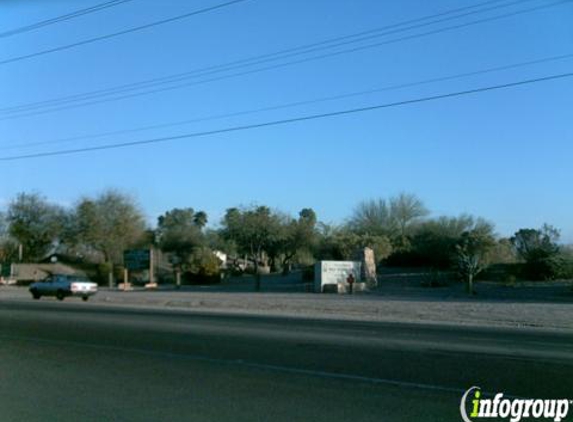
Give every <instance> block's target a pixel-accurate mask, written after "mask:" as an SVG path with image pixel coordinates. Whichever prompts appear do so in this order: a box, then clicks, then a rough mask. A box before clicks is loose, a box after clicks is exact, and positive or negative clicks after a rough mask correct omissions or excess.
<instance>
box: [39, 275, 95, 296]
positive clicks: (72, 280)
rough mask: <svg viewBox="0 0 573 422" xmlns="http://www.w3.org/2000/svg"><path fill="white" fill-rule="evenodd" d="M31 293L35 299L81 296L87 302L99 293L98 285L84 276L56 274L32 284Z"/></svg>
mask: <svg viewBox="0 0 573 422" xmlns="http://www.w3.org/2000/svg"><path fill="white" fill-rule="evenodd" d="M30 293H31V294H32V297H33V298H34V299H40V298H41V297H42V296H55V297H56V298H58V300H64V298H66V297H67V296H79V297H81V298H82V300H83V301H87V300H88V299H89V297H90V296H92V295H94V294H96V293H97V284H96V283H93V282H91V281H90V280H89V279H88V278H86V277H82V276H77V275H65V274H54V275H51V276H48V277H47V278H45V279H44V280H42V281H39V282H36V283H33V284H31V285H30Z"/></svg>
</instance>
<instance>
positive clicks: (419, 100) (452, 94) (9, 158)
mask: <svg viewBox="0 0 573 422" xmlns="http://www.w3.org/2000/svg"><path fill="white" fill-rule="evenodd" d="M572 76H573V72H569V73H561V74H557V75H550V76H545V77H541V78H535V79H526V80H521V81H517V82H510V83H505V84H501V85H491V86H486V87H482V88H474V89H469V90H465V91H457V92H450V93H446V94H440V95H432V96H429V97H422V98H415V99H411V100H404V101H397V102H393V103H386V104H378V105H373V106H368V107H359V108H351V109H346V110H339V111H333V112H329V113H320V114H311V115H307V116H301V117H293V118H289V119H282V120H273V121H269V122H263V123H256V124H250V125H243V126H232V127H227V128H223V129H215V130H209V131H203V132H192V133H186V134H182V135H175V136H165V137H161V138H152V139H144V140H139V141H131V142H121V143H115V144H107V145H100V146H94V147H86V148H76V149H68V150H59V151H50V152H42V153H35V154H26V155H13V156H7V157H0V161H16V160H24V159H30V158H39V157H52V156H57V155H70V154H78V153H82V152H91V151H101V150H108V149H118V148H126V147H132V146H137V145H148V144H157V143H164V142H168V141H174V140H178V139H188V138H197V137H202V136H211V135H217V134H221V133H229V132H238V131H244V130H252V129H259V128H264V127H270V126H279V125H286V124H291V123H297V122H304V121H309V120H318V119H324V118H329V117H337V116H343V115H348V114H356V113H364V112H367V111H374V110H380V109H384V108H391V107H399V106H403V105H408V104H416V103H423V102H429V101H436V100H442V99H446V98H453V97H461V96H464V95H472V94H478V93H481V92H487V91H494V90H499V89H506V88H512V87H516V86H522V85H528V84H533V83H539V82H546V81H551V80H556V79H563V78H569V77H572Z"/></svg>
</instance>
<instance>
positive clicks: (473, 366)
mask: <svg viewBox="0 0 573 422" xmlns="http://www.w3.org/2000/svg"><path fill="white" fill-rule="evenodd" d="M474 385H475V386H480V387H481V388H482V389H483V390H484V391H486V392H492V393H495V392H503V393H505V394H506V395H514V396H519V397H532V398H564V397H567V398H572V399H573V333H571V332H568V333H567V332H554V331H539V330H537V331H536V330H531V329H520V330H514V329H512V330H510V329H499V328H498V329H485V328H479V329H478V328H469V327H462V326H460V327H452V326H435V325H434V326H430V325H422V324H390V323H360V322H336V321H324V320H323V321H319V320H305V319H289V318H270V317H247V316H228V315H221V316H217V315H200V314H192V313H184V312H175V311H157V310H153V311H149V310H141V309H137V310H134V309H122V308H113V307H103V306H90V305H88V304H82V303H78V302H73V301H71V300H70V301H68V302H64V303H60V302H56V301H50V300H46V301H41V302H32V301H0V421H1V422H12V421H14V422H26V421H42V422H44V421H57V422H67V421H74V422H77V421H82V422H84V421H97V422H102V421H153V422H161V421H216V422H225V421H233V422H240V421H249V422H251V421H313V422H321V421H425V422H430V421H440V422H443V421H459V420H461V418H460V416H459V403H460V399H461V396H462V394H463V392H464V391H465V390H466V389H468V388H469V387H471V386H474ZM571 413H573V412H571ZM569 419H571V417H570V418H569ZM490 420H491V419H490Z"/></svg>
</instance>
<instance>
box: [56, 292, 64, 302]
mask: <svg viewBox="0 0 573 422" xmlns="http://www.w3.org/2000/svg"><path fill="white" fill-rule="evenodd" d="M56 297H57V298H58V300H64V298H65V297H66V295H65V294H64V291H63V290H58V291H57V292H56Z"/></svg>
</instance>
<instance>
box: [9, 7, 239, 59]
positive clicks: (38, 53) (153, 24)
mask: <svg viewBox="0 0 573 422" xmlns="http://www.w3.org/2000/svg"><path fill="white" fill-rule="evenodd" d="M245 1H250V0H231V1H227V2H225V3H219V4H216V5H215V6H209V7H205V8H203V9H198V10H194V11H193V12H188V13H184V14H182V15H177V16H173V17H171V18H167V19H162V20H159V21H155V22H151V23H148V24H145V25H140V26H136V27H133V28H129V29H125V30H123V31H118V32H113V33H111V34H106V35H100V36H98V37H94V38H88V39H86V40H83V41H78V42H75V43H71V44H66V45H61V46H58V47H53V48H49V49H46V50H41V51H36V52H35V53H30V54H24V55H22V56H16V57H12V58H9V59H4V60H0V65H5V64H9V63H14V62H19V61H21V60H27V59H31V58H33V57H38V56H43V55H46V54H50V53H55V52H58V51H64V50H69V49H70V48H75V47H79V46H82V45H86V44H92V43H95V42H98V41H103V40H107V39H110V38H115V37H119V36H121V35H126V34H131V33H133V32H138V31H143V30H145V29H149V28H153V27H156V26H159V25H164V24H166V23H171V22H175V21H179V20H182V19H186V18H189V17H191V16H195V15H199V14H201V13H207V12H211V11H213V10H217V9H222V8H224V7H227V6H232V5H234V4H237V3H243V2H245Z"/></svg>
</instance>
